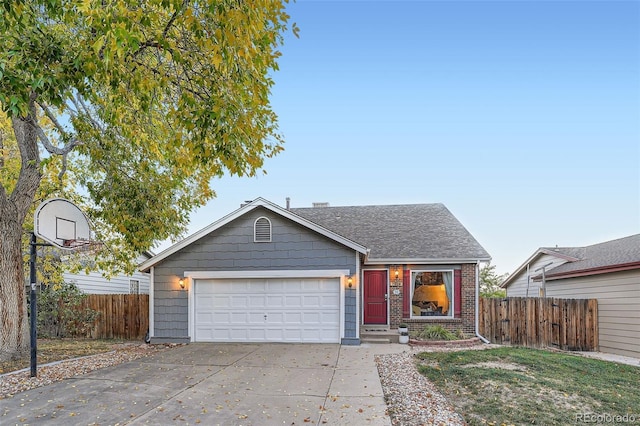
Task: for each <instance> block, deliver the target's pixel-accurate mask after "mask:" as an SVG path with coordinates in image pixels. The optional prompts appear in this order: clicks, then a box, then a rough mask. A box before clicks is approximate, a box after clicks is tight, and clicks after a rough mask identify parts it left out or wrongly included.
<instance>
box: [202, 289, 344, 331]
mask: <svg viewBox="0 0 640 426" xmlns="http://www.w3.org/2000/svg"><path fill="white" fill-rule="evenodd" d="M193 288H194V298H195V307H194V309H195V315H194V317H195V322H196V324H195V326H194V329H195V340H196V341H220V342H223V341H229V342H239V341H251V342H260V341H269V342H326V343H339V341H340V317H339V314H340V308H339V303H340V282H339V279H248V280H196V281H195V282H194V286H193ZM265 316H266V317H265Z"/></svg>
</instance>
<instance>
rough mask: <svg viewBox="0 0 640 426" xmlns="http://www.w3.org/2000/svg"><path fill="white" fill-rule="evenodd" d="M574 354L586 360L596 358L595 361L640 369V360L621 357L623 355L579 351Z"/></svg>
mask: <svg viewBox="0 0 640 426" xmlns="http://www.w3.org/2000/svg"><path fill="white" fill-rule="evenodd" d="M574 353H576V354H579V355H582V356H585V357H587V358H596V359H601V360H604V361H611V362H617V363H619V364H628V365H634V366H636V367H640V359H638V358H632V357H628V356H623V355H616V354H610V353H606V352H580V351H576V352H574Z"/></svg>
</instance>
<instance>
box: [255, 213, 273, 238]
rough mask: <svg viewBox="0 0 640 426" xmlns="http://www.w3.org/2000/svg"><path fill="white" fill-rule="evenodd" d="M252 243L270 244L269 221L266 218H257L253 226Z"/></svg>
mask: <svg viewBox="0 0 640 426" xmlns="http://www.w3.org/2000/svg"><path fill="white" fill-rule="evenodd" d="M253 241H254V242H256V243H270V242H271V221H270V220H269V219H267V218H266V217H259V218H257V219H256V221H255V223H254V224H253Z"/></svg>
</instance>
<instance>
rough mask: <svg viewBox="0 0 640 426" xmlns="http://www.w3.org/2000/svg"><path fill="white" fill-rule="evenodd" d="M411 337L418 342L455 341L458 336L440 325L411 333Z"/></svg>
mask: <svg viewBox="0 0 640 426" xmlns="http://www.w3.org/2000/svg"><path fill="white" fill-rule="evenodd" d="M412 336H413V337H414V338H416V339H420V340H457V339H459V338H460V337H459V334H457V333H453V332H451V331H449V330H447V329H446V328H444V327H442V326H441V325H430V326H427V327H425V328H424V329H423V330H422V331H418V332H414V333H412Z"/></svg>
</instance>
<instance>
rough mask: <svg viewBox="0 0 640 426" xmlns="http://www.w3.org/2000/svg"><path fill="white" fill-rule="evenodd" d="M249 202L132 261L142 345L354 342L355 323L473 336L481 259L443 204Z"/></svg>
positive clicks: (359, 326)
mask: <svg viewBox="0 0 640 426" xmlns="http://www.w3.org/2000/svg"><path fill="white" fill-rule="evenodd" d="M288 204H289V202H288V201H287V207H285V208H283V207H280V206H278V205H276V204H274V203H272V202H270V201H267V200H265V199H262V198H258V199H256V200H254V201H251V202H249V203H247V204H245V205H243V206H241V207H240V208H239V209H238V210H236V211H234V212H232V213H230V214H228V215H227V216H224V217H223V218H221V219H219V220H217V221H216V222H214V223H212V224H211V225H209V226H207V227H206V228H204V229H202V230H200V231H198V232H196V233H195V234H193V235H191V236H189V237H188V238H186V239H184V240H183V241H180V242H178V243H177V244H175V245H173V246H171V247H169V248H168V249H166V250H164V251H163V252H161V253H159V254H157V255H156V256H154V257H152V258H151V259H149V260H148V261H146V262H144V263H142V264H141V266H140V269H141V270H142V271H144V272H149V273H150V274H151V287H150V312H149V321H150V338H151V341H152V342H157V343H161V342H314V343H341V344H352V345H357V344H360V333H361V330H362V329H363V327H367V326H376V327H381V328H395V327H397V326H398V324H400V323H401V322H406V323H409V324H410V327H411V328H413V329H418V328H420V329H421V328H423V327H424V326H426V325H430V324H439V325H442V326H444V327H446V328H448V329H451V330H461V331H462V332H464V333H465V334H466V335H469V336H473V335H474V334H475V333H476V330H477V318H476V312H477V311H476V301H477V295H478V272H479V264H480V263H481V262H487V261H489V260H490V257H489V255H488V254H487V252H486V251H485V250H484V248H482V246H481V245H480V244H479V243H478V242H477V241H476V240H475V239H474V238H473V236H472V235H471V234H470V233H469V232H468V231H467V229H465V227H464V226H462V224H461V223H460V222H459V221H458V220H457V219H456V218H455V217H454V216H453V215H452V214H451V212H450V211H449V210H448V209H447V208H446V207H445V206H444V205H442V204H416V205H387V206H355V207H328V206H323V205H321V204H319V205H316V206H315V207H312V208H290V207H289V205H288Z"/></svg>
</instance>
